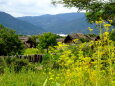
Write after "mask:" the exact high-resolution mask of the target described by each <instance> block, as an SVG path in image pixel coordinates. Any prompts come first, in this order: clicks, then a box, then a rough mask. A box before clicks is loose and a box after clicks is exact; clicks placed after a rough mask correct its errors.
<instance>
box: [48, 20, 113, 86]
mask: <svg viewBox="0 0 115 86" xmlns="http://www.w3.org/2000/svg"><path fill="white" fill-rule="evenodd" d="M111 22H112V21H111ZM96 24H97V25H98V26H99V27H98V28H99V30H100V37H101V39H100V40H98V41H90V42H88V43H86V42H85V43H80V44H77V43H75V44H74V45H69V44H64V43H58V45H57V46H55V48H53V49H52V50H51V51H50V53H51V58H52V59H55V58H56V59H55V60H53V61H54V62H56V63H57V64H58V69H57V68H56V69H55V68H53V70H54V71H53V72H52V71H50V72H51V73H50V74H49V80H50V81H52V82H53V84H52V83H50V84H51V86H57V85H56V84H58V86H115V46H114V42H113V41H112V40H110V39H109V28H110V27H111V24H107V23H106V22H105V21H103V20H102V19H101V20H100V21H96ZM89 30H90V31H92V30H93V29H91V28H89ZM103 31H105V32H103ZM75 41H76V40H75ZM52 53H53V54H52ZM54 53H55V54H54ZM51 70H52V68H51ZM52 77H53V78H52Z"/></svg>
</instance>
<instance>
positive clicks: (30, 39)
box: [28, 35, 38, 48]
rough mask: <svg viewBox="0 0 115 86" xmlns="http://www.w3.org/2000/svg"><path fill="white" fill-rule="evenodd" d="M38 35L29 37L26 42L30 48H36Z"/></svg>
mask: <svg viewBox="0 0 115 86" xmlns="http://www.w3.org/2000/svg"><path fill="white" fill-rule="evenodd" d="M37 39H38V35H32V36H30V37H29V39H28V41H29V42H30V43H31V47H34V48H36V46H37V45H38V41H37Z"/></svg>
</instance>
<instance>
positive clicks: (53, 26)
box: [0, 12, 94, 35]
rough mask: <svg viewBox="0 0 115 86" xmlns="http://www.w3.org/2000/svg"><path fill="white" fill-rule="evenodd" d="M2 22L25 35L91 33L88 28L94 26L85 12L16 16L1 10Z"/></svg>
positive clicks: (0, 19) (0, 18) (0, 17)
mask: <svg viewBox="0 0 115 86" xmlns="http://www.w3.org/2000/svg"><path fill="white" fill-rule="evenodd" d="M0 24H3V25H4V26H6V27H9V28H12V29H14V30H16V31H17V33H19V34H25V35H32V34H39V33H43V32H53V33H58V34H60V33H63V34H70V33H89V31H88V29H87V28H88V27H94V26H93V25H91V24H89V23H88V22H87V20H86V17H85V14H84V13H65V14H57V15H42V16H25V17H18V18H15V17H13V16H11V15H9V14H7V13H4V12H0Z"/></svg>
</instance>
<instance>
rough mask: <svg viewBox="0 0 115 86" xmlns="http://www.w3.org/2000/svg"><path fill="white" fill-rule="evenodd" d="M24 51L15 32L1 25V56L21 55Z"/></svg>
mask: <svg viewBox="0 0 115 86" xmlns="http://www.w3.org/2000/svg"><path fill="white" fill-rule="evenodd" d="M23 49H24V46H23V44H22V42H21V41H20V40H19V37H18V35H17V34H16V33H15V31H13V30H11V29H9V28H6V27H4V26H3V25H0V56H1V55H16V54H21V53H22V51H23Z"/></svg>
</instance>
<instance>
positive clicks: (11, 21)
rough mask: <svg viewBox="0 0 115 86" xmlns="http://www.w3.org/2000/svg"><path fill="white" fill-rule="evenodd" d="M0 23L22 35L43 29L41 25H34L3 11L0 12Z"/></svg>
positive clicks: (40, 31) (35, 32) (39, 31)
mask: <svg viewBox="0 0 115 86" xmlns="http://www.w3.org/2000/svg"><path fill="white" fill-rule="evenodd" d="M0 24H2V25H4V26H6V27H8V28H11V29H14V30H15V31H16V32H17V33H18V34H24V35H32V34H39V33H42V32H44V31H45V30H44V29H43V28H42V27H41V26H35V25H33V24H31V23H28V22H26V21H22V20H19V19H16V18H14V17H13V16H11V15H9V14H7V13H5V12H0Z"/></svg>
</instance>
